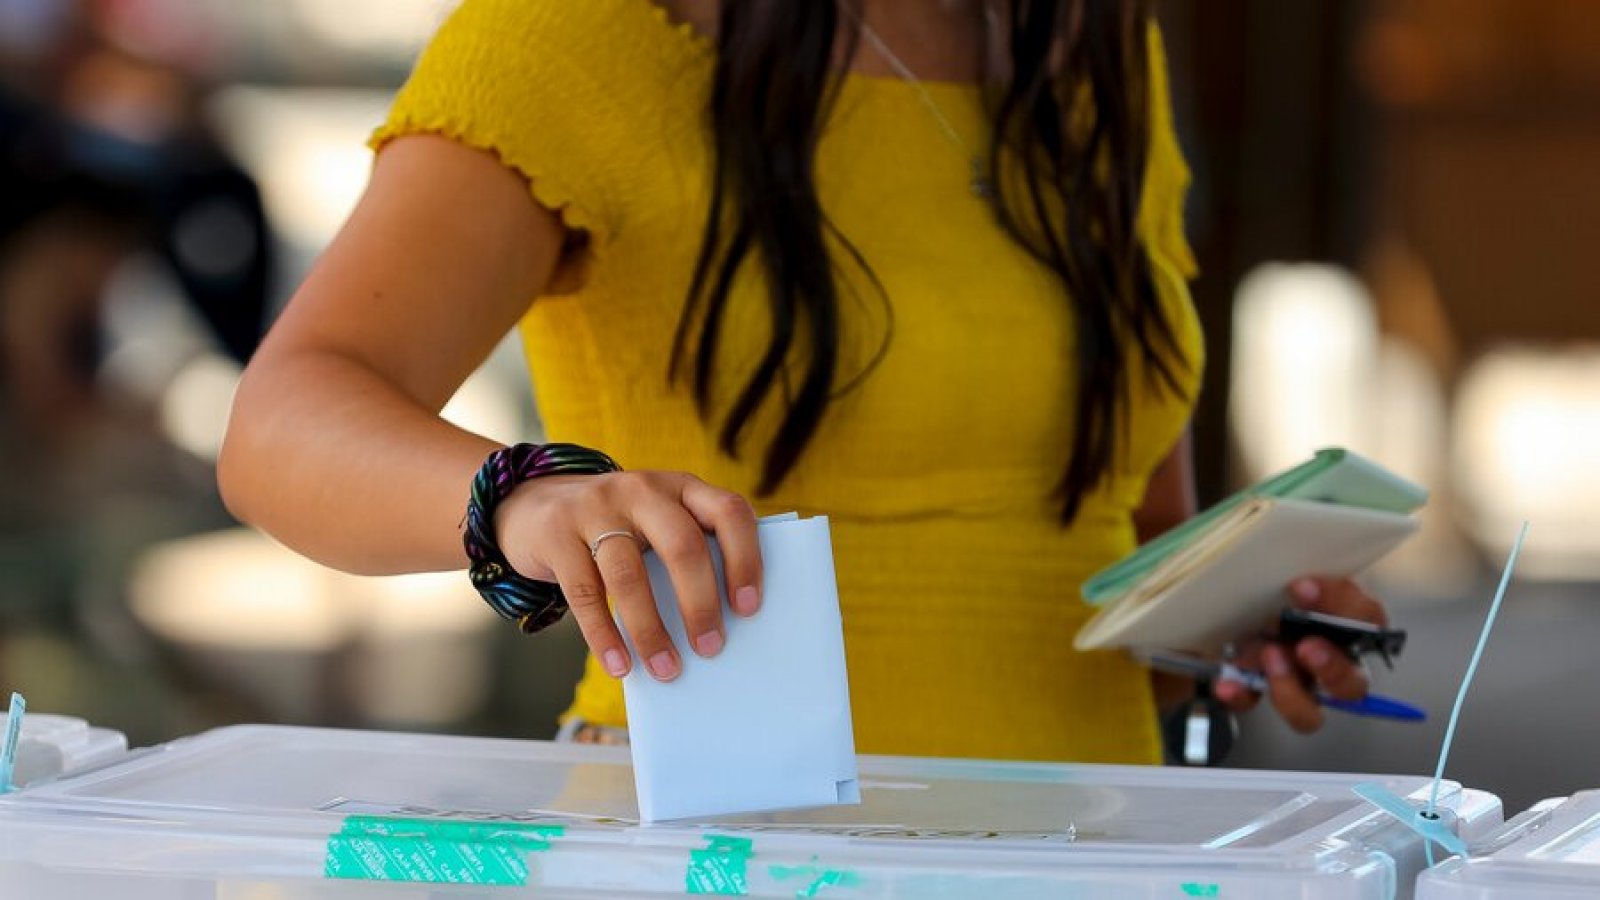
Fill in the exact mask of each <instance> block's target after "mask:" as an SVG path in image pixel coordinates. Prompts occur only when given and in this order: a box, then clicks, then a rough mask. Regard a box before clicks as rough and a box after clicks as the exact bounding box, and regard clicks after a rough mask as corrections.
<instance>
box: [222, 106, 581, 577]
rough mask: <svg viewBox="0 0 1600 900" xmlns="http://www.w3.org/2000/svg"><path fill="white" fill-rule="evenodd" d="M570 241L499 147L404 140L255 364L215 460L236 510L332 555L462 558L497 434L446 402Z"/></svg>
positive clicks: (399, 564)
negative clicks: (448, 411) (465, 524)
mask: <svg viewBox="0 0 1600 900" xmlns="http://www.w3.org/2000/svg"><path fill="white" fill-rule="evenodd" d="M565 240H566V235H565V232H564V230H563V228H562V226H561V223H560V221H559V220H558V218H557V217H556V215H555V214H554V213H552V212H550V211H549V210H546V209H544V208H542V207H540V206H539V205H538V204H537V203H535V202H534V200H533V198H532V196H531V195H530V194H529V192H528V188H527V184H526V183H525V182H524V181H523V180H522V178H521V177H520V176H519V175H517V174H516V173H515V172H513V171H512V170H510V169H508V168H506V167H505V166H504V165H502V164H501V163H500V162H499V161H498V160H496V159H495V158H494V157H493V156H491V155H489V154H487V153H482V152H479V151H476V150H473V149H470V148H467V147H465V146H462V145H460V144H456V143H454V142H452V141H448V140H445V139H443V138H437V137H430V136H416V137H406V138H401V139H399V140H396V141H395V142H394V143H392V144H391V145H390V146H388V147H387V148H386V149H385V150H384V151H383V152H382V153H381V154H379V156H378V159H377V163H376V165H375V166H374V169H373V174H372V181H371V184H370V185H369V186H368V188H367V191H366V194H365V195H364V196H363V197H362V199H361V202H360V204H359V205H358V206H357V208H356V210H355V212H354V213H353V214H352V215H351V218H350V220H349V222H348V223H347V224H346V225H345V227H344V228H343V230H342V231H341V232H340V234H339V236H338V237H337V238H336V239H335V240H334V242H333V243H332V244H331V245H330V246H329V248H328V249H327V251H326V252H325V253H324V254H323V256H322V258H321V260H320V261H319V262H318V263H317V265H316V267H315V268H314V269H313V271H312V272H311V275H310V277H309V278H307V280H306V282H305V284H304V285H303V286H302V287H301V288H300V290H299V291H298V292H297V293H296V294H295V297H294V299H293V300H292V301H291V302H290V304H289V307H288V309H287V310H286V311H285V312H284V314H283V316H282V317H281V318H280V319H279V321H278V322H277V324H276V325H274V326H273V328H272V331H271V333H270V334H269V335H268V336H267V338H266V341H265V342H264V343H263V344H262V347H261V349H260V351H259V352H258V353H257V354H256V356H255V358H254V359H253V360H251V362H250V365H249V367H248V368H247V369H246V370H245V375H244V379H243V381H242V382H241V384H240V386H239V392H238V395H237V397H236V399H235V400H234V409H233V416H232V418H231V420H230V422H229V425H228V433H227V439H226V441H225V443H224V446H223V449H222V456H221V459H220V460H219V462H218V479H219V482H220V484H221V487H222V492H223V497H224V499H225V500H226V501H227V504H228V507H229V508H230V509H231V510H232V511H233V512H234V514H235V515H237V516H238V517H239V518H240V519H242V520H244V521H246V522H249V523H251V524H254V525H257V526H259V527H260V528H262V529H263V530H265V531H267V532H269V533H271V534H272V535H273V536H275V537H277V538H278V539H279V540H281V541H283V542H284V543H285V544H287V545H289V546H290V547H292V548H294V549H295V550H298V551H300V552H301V553H303V554H305V555H307V556H309V557H312V558H313V559H316V560H318V561H320V562H323V563H325V564H328V565H331V566H334V567H337V568H340V569H345V570H347V571H352V572H359V573H367V574H378V573H393V572H405V571H418V570H429V569H441V570H442V569H451V568H460V567H463V566H464V565H465V564H466V557H465V554H464V553H463V551H462V548H461V538H460V531H459V523H460V522H461V518H462V514H463V513H464V511H465V509H466V500H467V489H468V485H469V483H470V481H471V478H472V476H473V473H474V472H475V471H476V470H477V468H478V466H479V465H480V464H481V463H482V462H483V459H484V457H485V456H486V455H488V453H489V452H491V451H492V450H493V449H494V448H495V446H496V445H495V444H494V443H493V442H492V441H489V440H488V439H486V438H483V437H480V436H477V435H473V434H469V433H467V432H465V431H462V430H460V429H458V428H456V427H454V426H452V425H450V424H448V423H446V422H444V421H443V420H441V419H440V418H438V415H437V414H438V411H439V410H440V409H441V408H442V407H443V405H444V404H445V402H446V401H447V400H449V398H450V397H451V395H452V394H454V393H455V391H456V389H457V388H458V387H459V386H460V385H461V383H462V382H463V381H464V380H465V379H466V377H467V376H468V375H470V374H471V373H472V371H473V370H474V369H476V368H477V366H478V365H479V364H481V363H482V361H483V360H484V358H485V357H486V356H487V355H488V354H489V353H490V352H491V351H492V350H493V348H494V346H495V345H496V344H497V343H498V342H499V340H500V339H501V338H502V337H503V336H504V335H505V334H506V332H507V331H508V330H509V329H510V328H512V327H513V325H514V324H515V323H516V321H517V319H518V318H519V317H520V316H521V315H522V314H523V312H524V311H525V310H526V309H527V307H528V304H529V302H530V301H531V300H532V299H533V298H534V297H535V296H536V295H537V294H539V292H540V291H541V290H542V289H543V288H544V287H545V285H546V283H547V282H548V280H549V279H550V277H551V274H552V272H553V270H554V269H555V266H556V263H557V261H558V260H559V258H560V254H561V249H562V246H563V245H564V243H565Z"/></svg>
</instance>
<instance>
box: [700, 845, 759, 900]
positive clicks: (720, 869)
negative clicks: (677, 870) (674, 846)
mask: <svg viewBox="0 0 1600 900" xmlns="http://www.w3.org/2000/svg"><path fill="white" fill-rule="evenodd" d="M754 848H755V842H754V841H751V840H750V839H748V838H734V837H720V836H718V835H714V834H708V835H706V847H705V849H704V850H690V851H689V869H688V871H687V872H685V873H684V879H683V880H684V890H685V891H688V892H689V893H691V894H720V895H722V896H725V897H743V896H744V895H746V894H748V893H750V882H749V880H748V876H747V873H748V871H749V868H750V857H751V856H752V855H753V854H754Z"/></svg>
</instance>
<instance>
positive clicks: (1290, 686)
mask: <svg viewBox="0 0 1600 900" xmlns="http://www.w3.org/2000/svg"><path fill="white" fill-rule="evenodd" d="M1289 594H1290V596H1292V597H1293V598H1294V603H1295V606H1298V607H1300V608H1301V609H1305V610H1312V611H1315V612H1320V613H1327V614H1328V615H1333V616H1340V617H1342V618H1346V619H1361V620H1363V621H1367V622H1372V623H1373V624H1376V625H1387V624H1388V623H1389V616H1388V613H1386V612H1385V611H1384V608H1383V604H1382V603H1379V602H1378V601H1377V600H1376V599H1374V598H1373V597H1372V595H1370V594H1368V593H1367V592H1366V591H1364V590H1362V588H1361V586H1360V585H1358V584H1356V583H1355V582H1354V581H1352V580H1351V579H1349V578H1301V579H1299V580H1297V581H1295V582H1294V583H1293V584H1291V585H1289ZM1234 663H1235V665H1237V666H1239V668H1241V669H1247V670H1257V671H1260V672H1262V673H1263V674H1264V675H1266V677H1267V683H1268V687H1269V691H1268V694H1269V696H1270V697H1271V700H1272V705H1273V707H1274V708H1275V709H1277V711H1278V715H1280V716H1282V717H1283V720H1284V721H1285V722H1288V723H1289V727H1291V728H1293V729H1294V730H1295V731H1298V732H1300V733H1302V734H1309V733H1310V732H1313V731H1316V730H1317V729H1319V728H1321V727H1322V715H1323V713H1322V707H1321V706H1320V705H1319V704H1318V703H1317V699H1316V696H1315V693H1316V692H1318V691H1320V692H1322V693H1325V694H1328V695H1330V696H1333V697H1337V698H1339V699H1341V700H1359V699H1361V698H1362V697H1365V696H1366V695H1367V673H1366V671H1365V670H1364V669H1362V667H1361V665H1360V664H1359V663H1357V662H1356V661H1354V660H1352V659H1351V658H1350V656H1349V654H1347V653H1345V652H1344V650H1343V649H1341V648H1339V647H1336V646H1334V645H1333V644H1332V643H1331V642H1329V641H1327V640H1325V639H1323V638H1319V637H1310V638H1306V639H1305V640H1302V641H1300V642H1298V643H1296V644H1295V645H1293V646H1292V647H1290V646H1285V645H1283V644H1275V643H1259V642H1253V643H1252V644H1251V645H1250V646H1248V647H1246V648H1245V649H1244V652H1243V653H1242V654H1240V656H1239V657H1238V659H1236V660H1235V661H1234ZM1213 693H1214V695H1215V696H1216V698H1217V699H1218V700H1220V701H1222V703H1224V704H1225V705H1227V706H1228V708H1230V709H1232V710H1234V711H1235V712H1244V711H1246V710H1248V709H1251V708H1252V707H1254V706H1255V705H1256V702H1257V701H1258V700H1259V699H1260V697H1259V696H1258V695H1257V694H1256V693H1255V692H1253V691H1251V690H1250V689H1249V688H1247V687H1245V686H1244V685H1242V684H1240V683H1239V682H1237V681H1228V680H1221V681H1218V682H1217V683H1216V684H1215V685H1213Z"/></svg>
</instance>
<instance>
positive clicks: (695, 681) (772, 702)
mask: <svg viewBox="0 0 1600 900" xmlns="http://www.w3.org/2000/svg"><path fill="white" fill-rule="evenodd" d="M758 534H759V536H760V541H761V559H762V565H763V569H764V577H763V590H762V605H761V611H760V612H758V613H757V614H756V615H755V616H754V617H753V618H749V619H744V618H740V617H738V616H735V615H734V614H733V613H732V611H731V610H730V609H729V608H728V598H727V596H726V594H724V596H723V598H722V606H723V621H724V622H725V623H726V630H727V644H726V646H725V647H724V649H723V651H722V653H721V654H719V655H718V656H717V657H716V658H715V659H709V660H708V659H701V658H700V657H698V656H696V655H695V654H694V652H693V651H692V650H691V649H690V645H689V641H688V638H687V636H686V635H685V634H684V628H683V618H682V616H681V615H680V614H679V612H678V605H677V597H676V594H675V593H674V592H673V589H672V582H671V579H670V578H669V577H668V575H667V570H666V567H665V566H664V565H663V564H662V563H661V560H660V559H659V558H657V557H656V555H655V554H654V553H646V554H645V565H646V567H647V568H648V569H649V571H650V587H651V590H652V591H654V592H655V596H656V602H657V606H658V607H659V609H660V612H661V619H662V621H663V622H664V623H665V624H666V626H667V630H668V632H669V633H670V634H671V635H672V640H673V643H674V644H676V645H677V647H678V650H679V655H680V656H681V657H682V659H683V672H682V674H680V675H679V676H678V678H677V680H675V681H673V682H671V683H669V684H662V683H660V682H658V681H656V680H655V679H654V678H651V677H650V674H649V673H648V672H646V671H645V669H644V666H643V664H642V663H638V662H636V664H635V665H634V667H633V671H631V672H630V673H629V674H628V676H627V677H626V678H624V679H623V684H622V687H623V694H624V697H625V698H626V701H627V708H628V733H629V741H630V743H631V745H632V750H633V773H634V782H635V786H636V787H637V789H638V793H639V818H640V820H641V821H643V822H654V821H661V820H666V819H682V818H689V817H706V816H716V815H723V814H727V813H746V812H764V811H769V810H777V809H793V808H799V807H808V806H827V805H834V804H843V803H859V802H861V793H860V789H859V786H858V784H857V781H856V753H855V735H854V732H853V730H852V725H851V717H850V688H849V682H848V681H847V679H846V677H845V658H844V628H843V623H842V621H841V619H840V616H839V594H838V588H837V586H836V585H835V583H834V573H833V549H832V545H831V543H830V541H829V533H828V520H827V519H826V518H820V517H819V518H810V519H801V518H798V517H796V516H794V515H793V514H791V515H788V516H783V517H774V518H772V519H764V520H762V521H761V523H760V525H759V526H758ZM708 541H709V543H710V545H711V556H712V561H713V562H714V563H715V565H716V568H717V582H718V585H719V586H721V584H722V556H721V553H720V551H719V550H718V548H717V544H716V541H715V539H711V538H708ZM624 631H626V629H624ZM629 650H630V651H631V652H634V657H635V660H637V659H638V653H637V652H636V651H634V650H633V647H632V644H631V643H630V644H629Z"/></svg>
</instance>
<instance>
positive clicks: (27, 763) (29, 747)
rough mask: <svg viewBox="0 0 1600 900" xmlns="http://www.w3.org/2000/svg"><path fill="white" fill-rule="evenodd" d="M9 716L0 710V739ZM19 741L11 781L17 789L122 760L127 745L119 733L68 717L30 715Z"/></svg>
mask: <svg viewBox="0 0 1600 900" xmlns="http://www.w3.org/2000/svg"><path fill="white" fill-rule="evenodd" d="M8 724H10V716H9V715H7V714H6V712H5V711H4V707H3V706H0V735H3V734H5V731H6V726H7V725H8ZM18 736H19V737H20V740H19V741H18V743H17V751H16V754H17V755H16V759H15V760H14V762H13V765H14V767H15V768H14V769H13V771H12V775H11V780H12V782H13V783H14V784H15V785H17V786H19V787H26V786H27V785H29V784H31V783H33V782H36V781H42V780H44V779H47V778H54V777H57V776H59V775H62V774H65V773H67V772H73V771H76V770H79V769H85V768H89V767H91V766H97V765H100V764H101V763H104V762H107V761H110V760H114V759H117V758H119V757H121V756H122V755H123V754H124V753H125V752H127V749H128V741H127V739H126V738H124V737H123V736H122V734H121V732H117V731H111V730H109V729H105V728H93V727H90V725H89V723H88V722H86V721H84V720H83V719H75V718H72V717H70V716H49V715H39V714H30V715H26V716H23V717H22V726H21V731H20V734H19V735H18Z"/></svg>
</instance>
